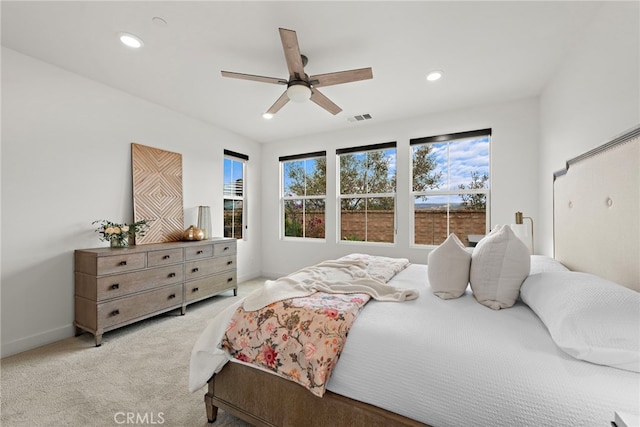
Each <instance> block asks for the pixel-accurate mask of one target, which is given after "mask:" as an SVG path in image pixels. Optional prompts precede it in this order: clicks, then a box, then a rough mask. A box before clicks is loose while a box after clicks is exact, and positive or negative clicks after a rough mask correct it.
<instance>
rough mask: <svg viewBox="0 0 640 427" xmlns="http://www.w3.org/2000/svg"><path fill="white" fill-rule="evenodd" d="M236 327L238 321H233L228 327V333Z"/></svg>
mask: <svg viewBox="0 0 640 427" xmlns="http://www.w3.org/2000/svg"><path fill="white" fill-rule="evenodd" d="M235 327H236V319H231V322H229V326H227V332H228V331H230V330H231V329H233V328H235Z"/></svg>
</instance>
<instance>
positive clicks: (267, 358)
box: [262, 345, 278, 366]
mask: <svg viewBox="0 0 640 427" xmlns="http://www.w3.org/2000/svg"><path fill="white" fill-rule="evenodd" d="M262 357H263V360H264V363H266V364H267V365H269V366H275V364H276V359H277V358H278V353H277V352H276V351H275V350H274V349H273V348H271V347H269V346H268V345H263V346H262Z"/></svg>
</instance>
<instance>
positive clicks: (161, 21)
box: [151, 16, 167, 27]
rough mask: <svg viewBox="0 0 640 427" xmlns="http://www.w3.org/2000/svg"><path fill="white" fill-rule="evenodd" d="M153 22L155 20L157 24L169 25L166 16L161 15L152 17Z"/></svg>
mask: <svg viewBox="0 0 640 427" xmlns="http://www.w3.org/2000/svg"><path fill="white" fill-rule="evenodd" d="M151 22H153V23H154V24H156V25H160V26H162V27H164V26H165V25H167V21H166V20H165V19H164V18H161V17H159V16H154V17H153V18H151Z"/></svg>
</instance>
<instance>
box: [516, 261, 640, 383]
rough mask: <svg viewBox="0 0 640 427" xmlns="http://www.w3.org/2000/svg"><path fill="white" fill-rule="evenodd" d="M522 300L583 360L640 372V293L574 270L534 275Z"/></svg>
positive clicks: (560, 344) (564, 347) (558, 340)
mask: <svg viewBox="0 0 640 427" xmlns="http://www.w3.org/2000/svg"><path fill="white" fill-rule="evenodd" d="M522 300H523V301H524V302H525V303H526V304H527V305H529V307H531V309H532V310H533V311H534V312H535V313H536V314H537V315H538V317H539V318H540V320H542V322H543V323H544V324H545V326H546V327H547V329H548V330H549V333H550V334H551V337H552V338H553V340H554V341H555V343H556V344H557V345H558V347H560V348H561V349H562V350H563V351H565V352H566V353H567V354H569V355H571V356H573V357H575V358H577V359H581V360H586V361H588V362H592V363H597V364H599V365H608V366H612V367H614V368H618V369H624V370H627V371H633V372H640V294H639V293H638V292H635V291H633V290H631V289H627V288H625V287H622V286H620V285H618V284H617V283H614V282H611V281H609V280H606V279H603V278H601V277H598V276H594V275H592V274H587V273H579V272H573V271H566V272H547V273H539V274H534V275H531V276H529V277H528V278H527V280H525V282H524V284H523V285H522Z"/></svg>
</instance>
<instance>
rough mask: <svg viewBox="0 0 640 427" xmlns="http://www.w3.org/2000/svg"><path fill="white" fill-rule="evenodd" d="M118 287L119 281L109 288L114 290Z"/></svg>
mask: <svg viewBox="0 0 640 427" xmlns="http://www.w3.org/2000/svg"><path fill="white" fill-rule="evenodd" d="M118 288H120V283H114V284H113V285H111V289H113V290H116V289H118Z"/></svg>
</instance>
